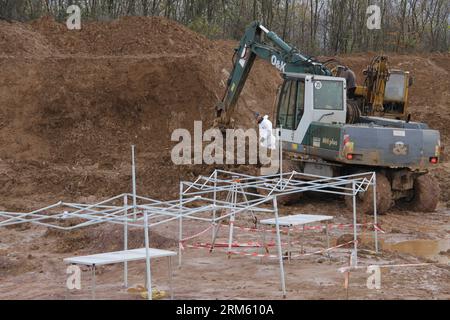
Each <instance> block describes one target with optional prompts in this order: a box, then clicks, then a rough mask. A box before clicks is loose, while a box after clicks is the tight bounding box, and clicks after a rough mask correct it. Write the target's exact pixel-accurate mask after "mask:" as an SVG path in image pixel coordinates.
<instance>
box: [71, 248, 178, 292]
mask: <svg viewBox="0 0 450 320" xmlns="http://www.w3.org/2000/svg"><path fill="white" fill-rule="evenodd" d="M176 255H177V253H176V252H173V251H166V250H159V249H152V248H150V249H149V256H150V259H157V258H166V257H167V258H168V261H169V277H170V291H171V298H172V299H173V286H172V278H173V270H172V257H174V256H176ZM146 257H147V256H146V250H145V248H143V249H136V250H127V251H117V252H108V253H101V254H96V255H90V256H83V257H73V258H67V259H64V262H65V263H66V264H71V265H82V266H88V267H91V269H92V298H93V299H95V288H96V283H95V271H96V267H98V266H105V265H111V264H118V263H125V262H133V261H143V260H146Z"/></svg>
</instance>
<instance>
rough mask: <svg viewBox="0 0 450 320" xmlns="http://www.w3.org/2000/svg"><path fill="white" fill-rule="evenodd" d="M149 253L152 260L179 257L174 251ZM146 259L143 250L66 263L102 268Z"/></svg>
mask: <svg viewBox="0 0 450 320" xmlns="http://www.w3.org/2000/svg"><path fill="white" fill-rule="evenodd" d="M149 253H150V258H151V259H155V258H164V257H173V256H176V255H177V253H176V252H173V251H166V250H159V249H151V248H150V250H149ZM145 259H146V254H145V248H143V249H136V250H128V251H118V252H109V253H101V254H96V255H92V256H84V257H73V258H67V259H64V262H65V263H67V264H79V265H84V266H93V265H96V266H102V265H108V264H116V263H122V262H130V261H140V260H145Z"/></svg>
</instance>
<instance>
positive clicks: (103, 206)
mask: <svg viewBox="0 0 450 320" xmlns="http://www.w3.org/2000/svg"><path fill="white" fill-rule="evenodd" d="M132 159H133V165H132V176H133V189H132V190H133V193H132V194H121V195H118V196H115V197H112V198H110V199H107V200H105V201H102V202H99V203H97V204H92V205H88V204H78V203H67V202H58V203H56V204H54V205H50V206H47V207H45V208H42V209H38V210H34V211H31V212H27V213H18V212H0V228H1V227H6V226H11V225H17V224H23V223H32V224H35V225H38V226H43V227H48V228H54V229H59V230H66V231H70V230H75V229H80V228H84V227H89V226H94V225H99V224H103V223H110V224H116V225H122V226H123V227H124V250H127V249H128V229H129V228H131V227H137V228H143V229H144V235H145V248H146V251H147V259H146V275H147V283H146V284H147V289H148V296H149V299H150V300H151V299H152V288H151V281H152V280H151V268H150V267H151V266H150V257H149V254H148V251H149V249H150V247H149V230H150V229H152V228H156V227H158V226H161V225H164V224H167V223H170V222H178V224H179V255H178V256H179V265H180V267H181V264H182V240H183V222H184V221H185V220H192V221H198V222H204V223H205V222H206V223H209V224H211V226H212V230H213V231H212V238H213V241H214V240H215V238H216V235H217V232H218V228H219V227H220V225H221V222H223V221H225V220H230V222H234V220H235V219H236V217H237V216H238V215H239V216H242V215H245V214H247V215H251V216H252V217H257V215H258V214H273V216H274V218H275V221H276V242H277V244H276V247H277V251H278V260H279V267H280V279H281V281H280V282H281V289H282V292H283V296H284V297H285V296H286V283H285V273H284V262H283V256H282V247H281V232H280V225H279V223H278V219H279V208H278V201H277V198H278V197H280V196H286V195H291V194H298V193H303V192H318V193H322V194H334V195H342V196H350V197H353V224H354V230H353V233H354V257H355V258H357V253H358V241H357V239H358V238H357V237H358V230H357V223H358V219H357V196H358V195H359V194H361V193H364V192H367V191H368V190H369V188H370V186H372V187H373V202H374V225H377V210H376V208H377V204H376V201H377V200H376V174H375V173H364V174H356V175H349V176H344V177H336V178H329V177H321V176H314V175H309V174H303V173H298V172H290V173H281V174H276V175H270V176H260V177H255V176H250V175H245V174H239V173H234V172H228V171H222V170H216V171H214V173H213V174H211V175H210V176H209V177H205V176H200V177H199V178H198V179H197V180H195V181H194V182H181V183H180V196H179V199H178V200H174V201H158V200H154V199H150V198H147V197H142V196H138V195H137V193H136V166H135V157H134V147H133V157H132ZM130 199H131V202H132V205H131V206H130V205H129V203H130V202H129V200H130ZM268 205H269V206H268ZM68 219H70V220H72V222H75V221H78V220H79V221H80V222H79V223H77V224H75V225H72V226H64V225H63V224H62V222H64V221H65V220H68ZM232 237H233V229H232V228H230V242H229V244H230V248H231V241H232ZM374 237H375V244H376V245H375V246H376V248H375V249H376V251H377V252H378V229H377V228H375V230H374ZM357 263H358V262H357V259H354V266H357ZM124 285H125V286H126V287H127V286H128V266H127V263H124Z"/></svg>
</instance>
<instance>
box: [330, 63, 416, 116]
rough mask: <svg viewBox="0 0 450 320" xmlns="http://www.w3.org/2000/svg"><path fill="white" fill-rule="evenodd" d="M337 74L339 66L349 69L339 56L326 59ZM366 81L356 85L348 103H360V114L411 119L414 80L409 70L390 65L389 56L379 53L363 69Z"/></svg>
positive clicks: (354, 104)
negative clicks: (410, 110)
mask: <svg viewBox="0 0 450 320" xmlns="http://www.w3.org/2000/svg"><path fill="white" fill-rule="evenodd" d="M324 65H325V66H326V67H328V68H329V69H330V70H331V72H332V74H333V75H334V76H336V77H337V76H338V75H339V71H338V70H339V68H344V69H348V66H344V65H343V64H342V63H341V62H340V61H339V60H337V59H330V60H328V61H326V62H325V63H324ZM363 74H364V76H365V78H364V85H362V86H361V85H360V86H357V87H356V90H355V94H354V96H353V97H352V98H351V99H348V101H347V103H348V104H352V105H353V106H357V107H358V109H359V111H360V114H359V116H360V115H364V116H376V117H383V118H390V119H397V120H405V121H410V119H411V118H410V117H411V115H410V114H409V113H408V98H409V88H410V87H411V86H412V85H413V83H414V80H413V78H412V77H411V75H410V73H409V72H408V71H403V70H398V69H390V68H389V58H388V57H387V56H384V55H380V56H376V57H374V58H373V59H372V61H371V63H370V65H369V66H368V67H367V69H366V70H364V72H363Z"/></svg>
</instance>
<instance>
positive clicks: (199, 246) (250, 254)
mask: <svg viewBox="0 0 450 320" xmlns="http://www.w3.org/2000/svg"><path fill="white" fill-rule="evenodd" d="M353 243H355V241H350V242H348V243H344V244H341V245H338V246H335V247H332V248H328V249H324V250H319V251H316V252H312V253H304V254H299V255H295V256H291V259H296V258H302V257H309V256H314V255H319V254H323V253H328V252H331V251H333V250H336V249H340V248H342V247H346V246H348V245H350V244H353ZM186 247H187V248H191V249H208V250H211V245H210V244H205V243H203V244H197V245H186ZM227 247H228V245H227ZM222 252H223V253H226V254H228V255H237V256H244V257H253V258H269V259H278V258H279V257H278V255H274V254H269V253H266V254H262V253H258V252H242V251H228V250H227V251H222ZM283 258H287V256H283Z"/></svg>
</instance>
